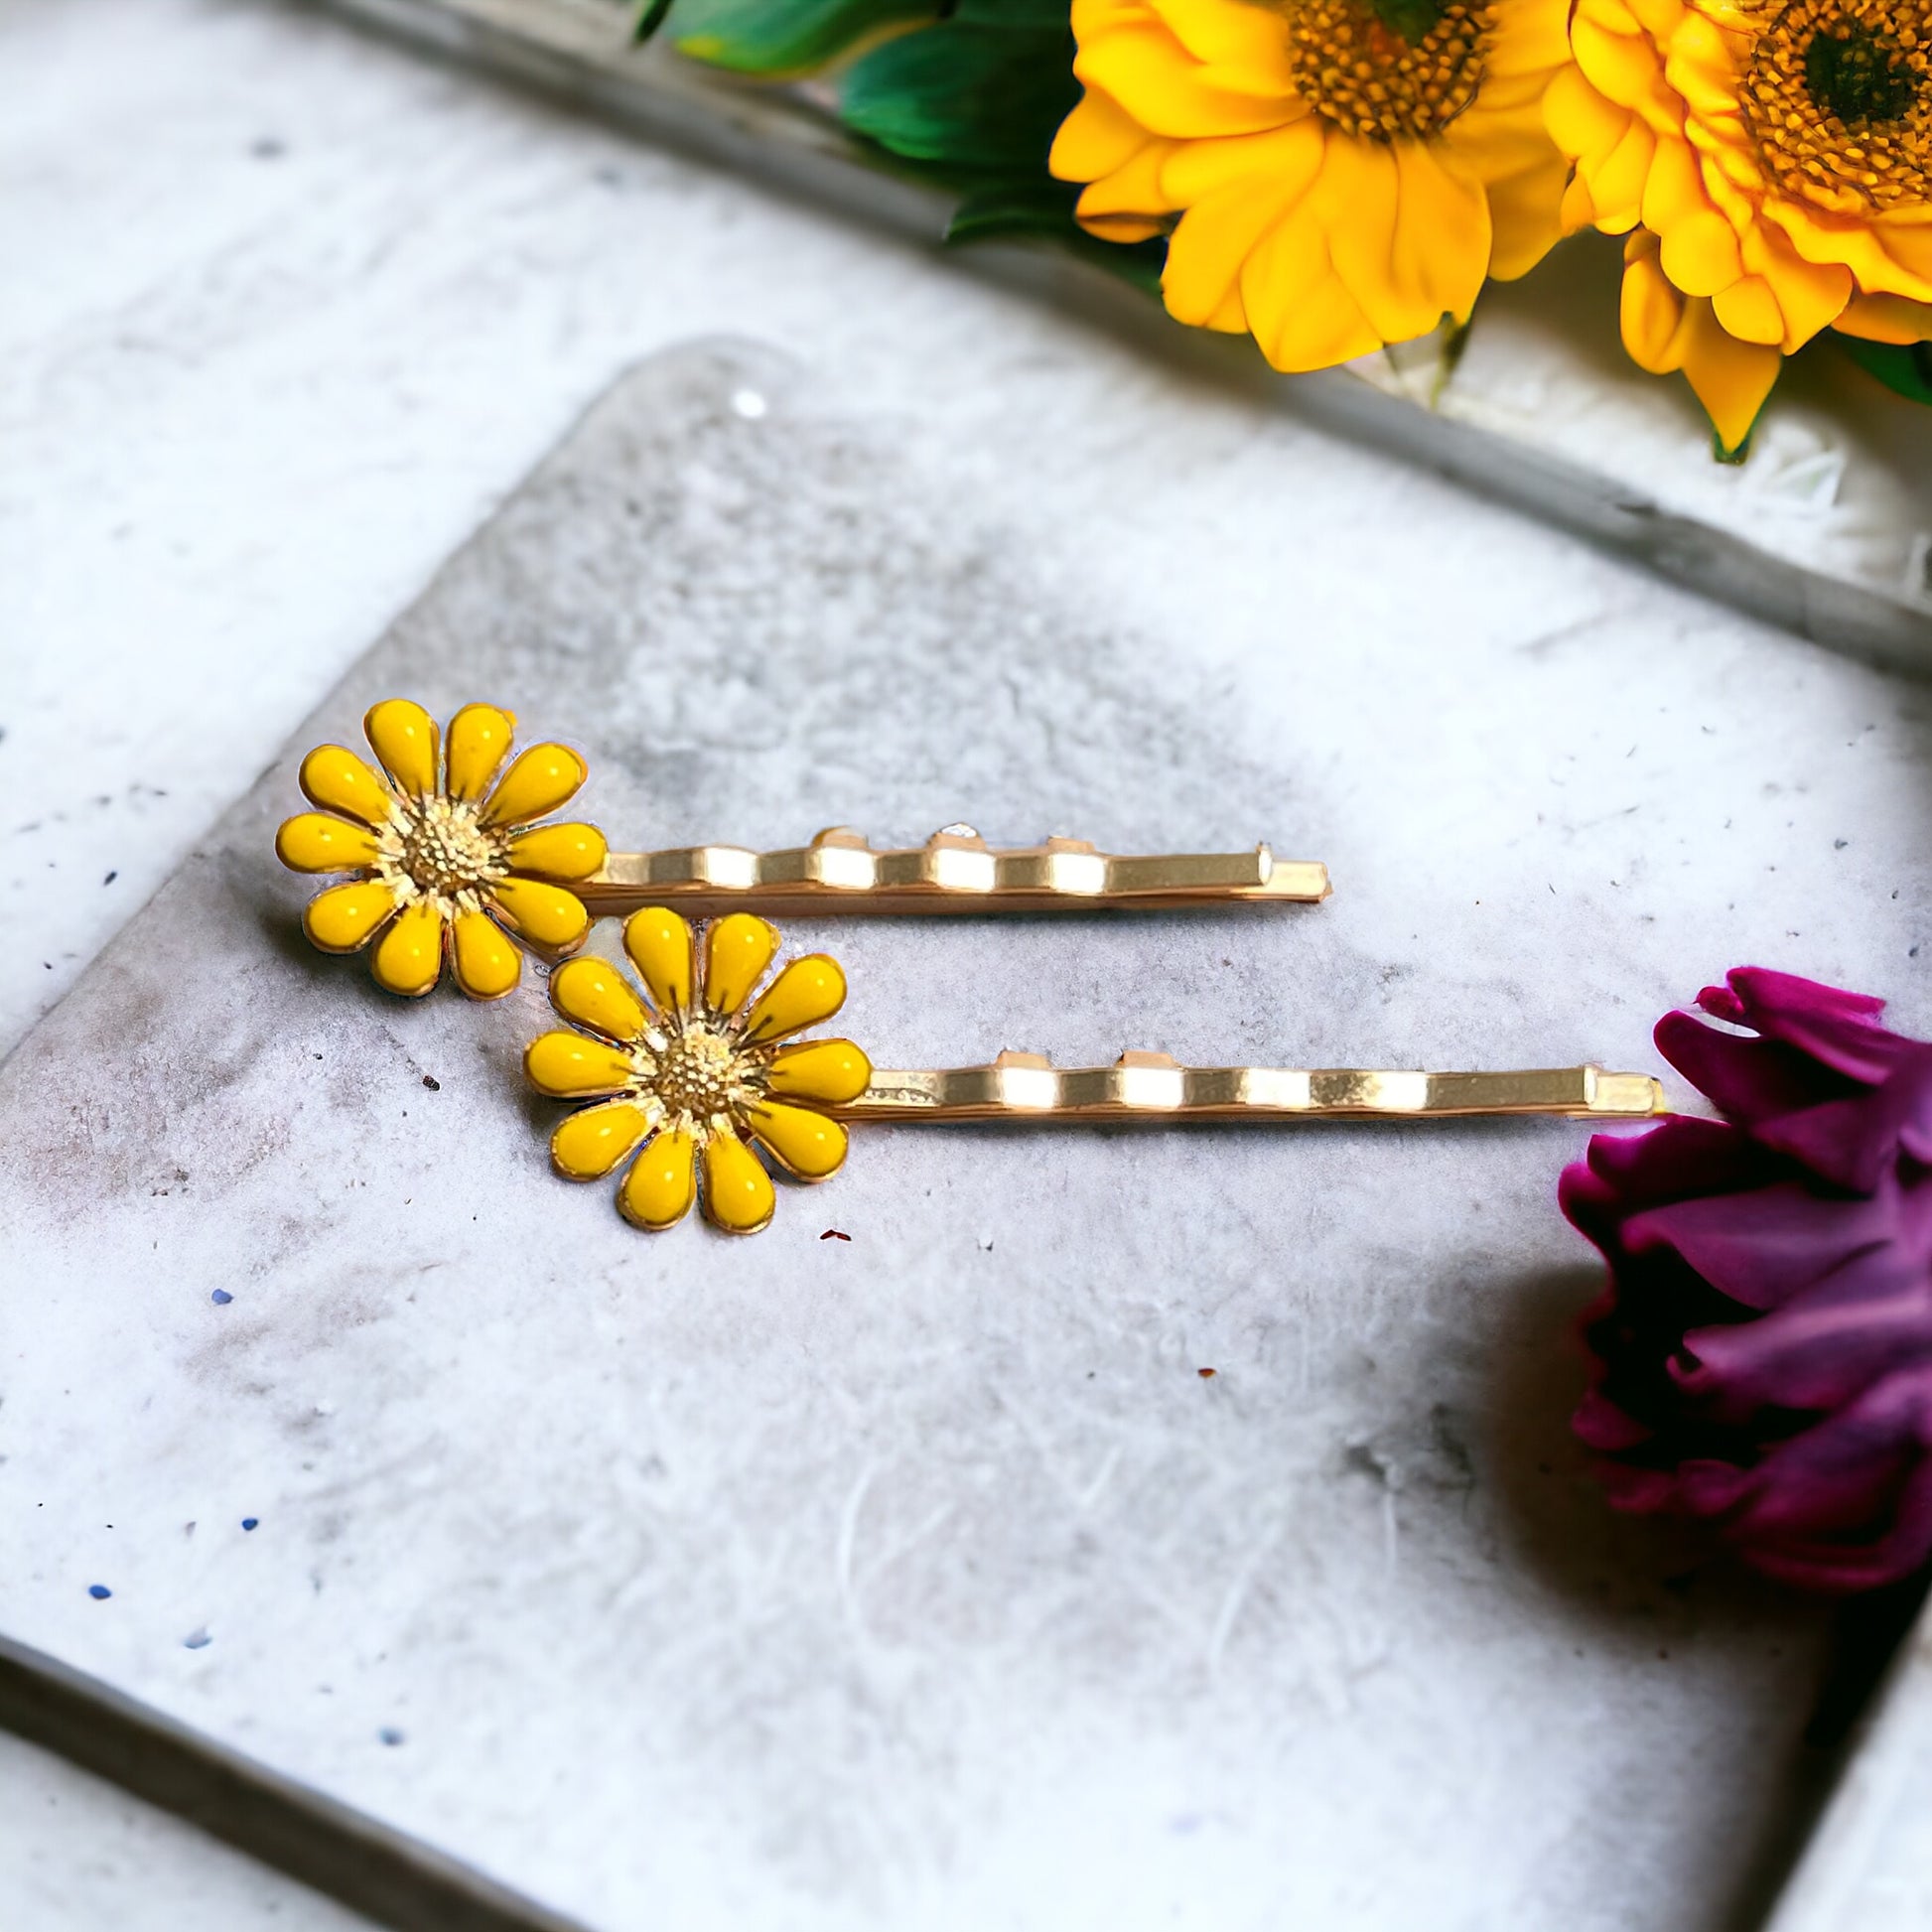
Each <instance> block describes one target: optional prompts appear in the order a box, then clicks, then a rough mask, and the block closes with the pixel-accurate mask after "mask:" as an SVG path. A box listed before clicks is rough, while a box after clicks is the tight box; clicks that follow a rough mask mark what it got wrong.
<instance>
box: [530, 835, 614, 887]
mask: <svg viewBox="0 0 1932 1932" xmlns="http://www.w3.org/2000/svg"><path fill="white" fill-rule="evenodd" d="M608 850H609V848H608V847H607V846H606V845H605V843H604V834H603V833H602V832H600V831H599V830H598V829H597V827H596V826H595V825H572V824H564V825H539V826H538V827H536V829H535V830H534V831H529V832H519V833H517V835H516V836H515V837H514V838H513V839H511V840H510V870H511V871H512V872H534V873H538V874H541V875H542V877H544V878H545V879H588V878H589V877H590V876H591V874H592V873H594V872H595V871H596V870H597V869H598V867H599V866H601V865H602V864H603V863H604V859H605V854H606V852H607V851H608Z"/></svg>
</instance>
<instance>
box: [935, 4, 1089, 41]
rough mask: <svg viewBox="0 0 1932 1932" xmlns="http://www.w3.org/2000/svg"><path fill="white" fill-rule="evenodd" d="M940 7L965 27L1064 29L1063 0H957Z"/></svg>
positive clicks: (1065, 19) (1047, 30)
mask: <svg viewBox="0 0 1932 1932" xmlns="http://www.w3.org/2000/svg"><path fill="white" fill-rule="evenodd" d="M941 11H942V12H943V13H945V15H946V17H947V18H948V19H950V20H956V21H959V22H960V23H961V24H962V25H964V26H968V27H1020V28H1032V29H1034V30H1035V31H1036V32H1039V33H1042V34H1043V33H1048V32H1051V31H1055V30H1058V31H1061V32H1064V31H1065V30H1066V27H1067V13H1068V5H1067V0H959V4H958V5H957V6H954V7H951V8H945V7H942V8H941Z"/></svg>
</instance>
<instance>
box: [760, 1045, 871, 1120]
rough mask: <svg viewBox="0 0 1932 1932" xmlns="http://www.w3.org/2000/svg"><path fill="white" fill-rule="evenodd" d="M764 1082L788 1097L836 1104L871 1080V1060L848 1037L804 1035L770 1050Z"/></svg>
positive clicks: (850, 1097)
mask: <svg viewBox="0 0 1932 1932" xmlns="http://www.w3.org/2000/svg"><path fill="white" fill-rule="evenodd" d="M764 1082H765V1085H766V1086H768V1087H769V1088H770V1089H771V1091H772V1092H773V1093H776V1094H783V1095H784V1096H785V1097H786V1098H788V1099H792V1100H816V1101H820V1102H822V1103H823V1104H824V1105H826V1106H828V1107H837V1106H842V1105H843V1104H844V1103H845V1102H846V1101H848V1100H857V1099H858V1097H859V1096H860V1095H861V1094H862V1093H864V1092H865V1090H866V1089H867V1087H869V1086H870V1085H871V1084H872V1062H871V1061H870V1060H869V1059H867V1058H866V1056H865V1054H864V1053H862V1052H861V1051H860V1050H859V1049H858V1047H856V1046H855V1045H853V1043H852V1042H851V1040H849V1039H805V1040H800V1041H799V1042H798V1044H797V1045H795V1046H781V1047H779V1049H778V1050H777V1051H776V1052H775V1053H773V1054H772V1056H771V1065H770V1067H769V1069H768V1070H767V1071H766V1073H765V1076H764Z"/></svg>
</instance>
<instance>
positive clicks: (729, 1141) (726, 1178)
mask: <svg viewBox="0 0 1932 1932" xmlns="http://www.w3.org/2000/svg"><path fill="white" fill-rule="evenodd" d="M777 1204H778V1201H777V1196H776V1194H774V1193H773V1192H772V1189H771V1176H770V1175H769V1174H768V1173H765V1171H764V1164H763V1163H762V1162H761V1161H760V1160H759V1158H758V1156H757V1155H756V1154H754V1153H753V1152H752V1150H751V1149H750V1148H749V1147H747V1146H746V1145H745V1143H744V1142H743V1141H741V1140H740V1139H739V1138H738V1137H737V1135H735V1134H714V1135H713V1136H712V1137H711V1139H710V1140H708V1141H707V1142H706V1143H705V1148H704V1212H705V1219H706V1220H708V1221H709V1222H710V1223H711V1224H712V1226H713V1227H715V1228H721V1229H722V1230H723V1231H724V1232H725V1233H726V1234H756V1233H758V1231H759V1228H761V1227H764V1226H766V1225H767V1224H768V1223H769V1222H770V1219H771V1214H772V1210H773V1209H774V1208H775V1207H776V1206H777Z"/></svg>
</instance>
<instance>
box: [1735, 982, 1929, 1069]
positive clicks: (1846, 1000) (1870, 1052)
mask: <svg viewBox="0 0 1932 1932" xmlns="http://www.w3.org/2000/svg"><path fill="white" fill-rule="evenodd" d="M1725 980H1726V982H1727V984H1726V985H1725V986H1707V987H1706V988H1705V989H1704V991H1703V992H1702V993H1700V994H1699V995H1698V1005H1699V1006H1701V1007H1702V1008H1703V1009H1704V1010H1705V1012H1706V1013H1708V1014H1710V1015H1711V1016H1712V1018H1713V1019H1716V1020H1726V1021H1728V1022H1730V1024H1731V1025H1732V1026H1737V1027H1748V1028H1750V1030H1751V1031H1752V1032H1753V1033H1755V1034H1761V1035H1763V1036H1764V1037H1765V1038H1766V1039H1776V1040H1782V1041H1784V1042H1785V1044H1786V1045H1789V1046H1795V1047H1796V1048H1798V1050H1799V1051H1800V1052H1802V1053H1806V1054H1808V1055H1810V1056H1811V1057H1812V1058H1813V1059H1818V1060H1822V1061H1824V1063H1825V1064H1826V1065H1827V1066H1829V1067H1831V1068H1833V1069H1834V1070H1835V1071H1837V1072H1839V1073H1843V1074H1845V1075H1847V1076H1848V1077H1850V1078H1851V1079H1854V1080H1859V1081H1863V1082H1864V1083H1865V1084H1867V1085H1875V1084H1876V1083H1877V1082H1878V1081H1880V1080H1882V1079H1883V1078H1884V1077H1885V1075H1886V1073H1887V1072H1889V1071H1890V1069H1891V1066H1892V1063H1893V1061H1894V1060H1895V1059H1896V1058H1897V1056H1898V1053H1899V1051H1900V1049H1901V1048H1903V1049H1909V1048H1910V1047H1911V1046H1913V1045H1914V1044H1915V1043H1916V1042H1914V1041H1912V1040H1909V1039H1906V1038H1905V1037H1904V1036H1903V1035H1899V1034H1894V1033H1891V1032H1889V1031H1887V1030H1886V1029H1885V1028H1883V1027H1881V1026H1879V1025H1878V1016H1879V1014H1881V1013H1883V1012H1884V1010H1885V1003H1884V1001H1883V1000H1880V999H1876V998H1874V997H1873V996H1872V995H1871V994H1869V993H1848V992H1846V991H1844V990H1843V989H1842V988H1839V987H1835V986H1822V985H1820V984H1819V982H1818V981H1816V980H1807V979H1800V978H1799V977H1798V976H1797V975H1796V974H1795V973H1775V972H1772V971H1771V970H1770V969H1769V968H1768V967H1763V966H1734V967H1732V968H1731V970H1730V971H1729V972H1728V973H1726V974H1725Z"/></svg>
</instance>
